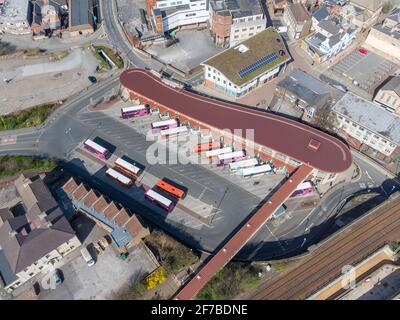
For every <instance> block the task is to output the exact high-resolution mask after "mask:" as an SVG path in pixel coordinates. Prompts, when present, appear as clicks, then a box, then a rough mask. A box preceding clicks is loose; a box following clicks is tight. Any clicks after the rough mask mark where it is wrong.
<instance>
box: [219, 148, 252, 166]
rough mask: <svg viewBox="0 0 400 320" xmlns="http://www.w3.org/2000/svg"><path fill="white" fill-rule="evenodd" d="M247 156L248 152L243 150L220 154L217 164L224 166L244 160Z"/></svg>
mask: <svg viewBox="0 0 400 320" xmlns="http://www.w3.org/2000/svg"><path fill="white" fill-rule="evenodd" d="M245 156H246V153H245V152H244V151H243V150H240V151H234V152H229V153H224V154H220V155H219V156H218V162H217V165H218V166H223V165H224V164H228V163H231V162H235V161H240V160H243V159H244V157H245Z"/></svg>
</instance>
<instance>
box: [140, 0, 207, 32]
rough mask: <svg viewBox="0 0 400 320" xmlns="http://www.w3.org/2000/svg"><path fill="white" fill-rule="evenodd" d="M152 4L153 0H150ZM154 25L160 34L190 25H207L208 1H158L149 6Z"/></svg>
mask: <svg viewBox="0 0 400 320" xmlns="http://www.w3.org/2000/svg"><path fill="white" fill-rule="evenodd" d="M150 2H151V0H150ZM147 3H148V8H151V9H150V11H151V13H150V14H149V13H148V15H149V16H152V17H153V24H154V25H155V27H156V31H157V32H158V33H166V32H168V31H171V30H174V29H176V28H180V27H183V26H189V25H200V24H204V23H207V21H208V19H209V15H208V10H207V0H156V1H155V3H153V5H151V4H150V5H149V0H148V1H147Z"/></svg>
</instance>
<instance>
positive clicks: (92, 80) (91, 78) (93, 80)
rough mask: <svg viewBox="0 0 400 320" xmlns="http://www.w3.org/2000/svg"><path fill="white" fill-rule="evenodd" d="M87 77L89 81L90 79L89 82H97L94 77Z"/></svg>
mask: <svg viewBox="0 0 400 320" xmlns="http://www.w3.org/2000/svg"><path fill="white" fill-rule="evenodd" d="M88 79H89V81H90V82H91V83H96V82H97V79H96V77H93V76H89V77H88Z"/></svg>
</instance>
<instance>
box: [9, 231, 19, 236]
mask: <svg viewBox="0 0 400 320" xmlns="http://www.w3.org/2000/svg"><path fill="white" fill-rule="evenodd" d="M8 234H9V235H10V236H11V237H15V236H16V235H17V231H15V230H11V231H10V232H9V233H8Z"/></svg>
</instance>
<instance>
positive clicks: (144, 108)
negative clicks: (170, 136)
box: [121, 104, 150, 119]
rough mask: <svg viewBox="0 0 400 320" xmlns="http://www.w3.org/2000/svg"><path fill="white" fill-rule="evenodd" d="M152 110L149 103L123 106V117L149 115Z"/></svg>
mask: <svg viewBox="0 0 400 320" xmlns="http://www.w3.org/2000/svg"><path fill="white" fill-rule="evenodd" d="M149 112H150V107H149V105H148V104H141V105H138V106H132V107H126V108H121V117H122V119H129V118H134V117H142V116H145V115H148V114H149Z"/></svg>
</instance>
